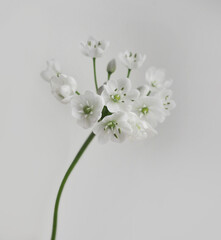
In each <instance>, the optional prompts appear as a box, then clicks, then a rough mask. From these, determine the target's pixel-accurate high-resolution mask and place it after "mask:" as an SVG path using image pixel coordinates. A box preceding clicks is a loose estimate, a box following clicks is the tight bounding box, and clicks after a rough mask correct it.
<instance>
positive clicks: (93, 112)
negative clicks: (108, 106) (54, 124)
mask: <svg viewBox="0 0 221 240" xmlns="http://www.w3.org/2000/svg"><path fill="white" fill-rule="evenodd" d="M71 105H72V115H73V117H74V118H76V119H77V123H78V124H79V125H80V126H82V127H83V128H90V127H92V126H93V125H94V124H95V123H96V122H97V121H98V120H99V119H100V117H101V112H102V108H103V106H104V104H103V99H102V98H101V97H100V96H99V95H97V94H95V93H93V92H91V91H86V92H85V93H84V94H83V95H75V96H74V97H73V99H72V101H71Z"/></svg>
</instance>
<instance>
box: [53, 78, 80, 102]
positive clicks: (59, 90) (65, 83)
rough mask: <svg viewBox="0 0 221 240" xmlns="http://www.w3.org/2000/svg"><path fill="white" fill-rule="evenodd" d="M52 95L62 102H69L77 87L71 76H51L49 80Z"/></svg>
mask: <svg viewBox="0 0 221 240" xmlns="http://www.w3.org/2000/svg"><path fill="white" fill-rule="evenodd" d="M50 83H51V89H52V93H53V95H54V96H55V97H56V98H57V99H58V100H59V101H60V102H62V103H68V102H70V100H71V98H72V97H73V96H74V93H75V91H76V88H77V83H76V81H75V79H74V78H73V77H70V76H67V75H65V74H60V75H58V76H53V77H52V78H51V80H50Z"/></svg>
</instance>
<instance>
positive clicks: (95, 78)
mask: <svg viewBox="0 0 221 240" xmlns="http://www.w3.org/2000/svg"><path fill="white" fill-rule="evenodd" d="M93 67H94V83H95V88H96V92H97V91H98V85H97V74H96V58H93Z"/></svg>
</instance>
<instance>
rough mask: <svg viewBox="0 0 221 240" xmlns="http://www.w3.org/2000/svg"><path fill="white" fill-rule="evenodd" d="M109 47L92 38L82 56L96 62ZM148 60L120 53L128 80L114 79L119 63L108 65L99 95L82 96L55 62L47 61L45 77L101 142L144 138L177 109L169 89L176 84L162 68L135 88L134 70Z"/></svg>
mask: <svg viewBox="0 0 221 240" xmlns="http://www.w3.org/2000/svg"><path fill="white" fill-rule="evenodd" d="M108 46H109V42H108V41H97V40H96V39H94V38H92V37H90V38H89V39H88V41H87V42H86V43H84V42H82V43H81V45H80V47H81V51H82V53H83V54H84V55H85V56H88V57H91V58H92V59H93V60H95V59H96V58H98V57H101V56H102V55H103V54H104V53H105V51H106V49H107V48H108ZM145 59H146V56H145V55H141V54H138V53H134V54H133V53H132V52H129V51H126V52H125V53H120V54H119V60H120V61H121V63H122V64H123V65H124V66H126V67H127V69H128V75H127V77H123V78H121V79H114V78H113V79H110V76H111V74H112V73H114V72H115V70H116V61H115V60H114V59H113V60H111V61H110V62H109V63H108V65H107V72H108V80H107V81H106V82H105V83H103V85H102V86H101V87H100V88H99V89H96V90H97V92H96V93H94V92H92V91H86V92H85V93H84V94H80V93H79V92H78V91H77V84H76V81H75V80H74V78H72V77H70V76H67V75H65V74H63V73H61V70H60V67H59V65H58V64H57V62H56V61H54V60H51V61H48V62H47V69H46V70H45V71H43V72H42V73H41V75H42V77H43V78H44V79H45V80H46V81H49V82H50V84H51V89H52V93H53V94H54V96H55V97H56V98H57V99H58V100H60V101H61V102H62V103H67V102H71V108H72V115H73V117H74V118H75V119H77V123H78V124H79V125H80V126H82V127H83V128H85V129H87V128H93V132H94V133H95V135H97V136H98V140H99V141H100V142H101V143H105V142H107V141H108V140H111V141H114V142H123V141H124V140H125V139H128V138H131V139H144V138H146V137H150V136H153V135H155V134H156V133H157V132H156V130H155V128H156V126H157V124H158V123H162V122H163V121H164V120H165V118H166V116H168V115H169V114H170V110H172V109H173V108H174V107H175V102H174V100H173V99H172V91H171V90H170V89H169V87H170V86H171V84H172V81H171V80H167V79H166V78H165V73H164V71H163V70H161V69H156V68H154V67H151V68H149V69H148V70H147V71H146V78H145V80H146V81H145V84H144V85H143V86H140V87H138V88H133V87H132V85H133V84H132V82H131V79H130V78H129V75H130V71H131V70H134V69H137V68H140V67H141V66H142V65H143V63H144V61H145ZM94 71H96V70H95V68H94ZM94 75H95V76H96V72H95V74H94ZM95 81H97V80H96V78H95Z"/></svg>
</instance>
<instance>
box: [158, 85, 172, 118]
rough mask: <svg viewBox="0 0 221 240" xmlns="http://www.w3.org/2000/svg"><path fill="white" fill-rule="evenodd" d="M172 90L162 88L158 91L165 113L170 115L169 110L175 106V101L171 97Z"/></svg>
mask: <svg viewBox="0 0 221 240" xmlns="http://www.w3.org/2000/svg"><path fill="white" fill-rule="evenodd" d="M172 95H173V92H172V90H170V89H163V90H162V91H160V92H159V93H158V96H159V98H160V99H161V100H162V103H163V106H164V109H165V112H166V115H167V116H168V115H170V111H171V110H172V109H174V108H175V107H176V103H175V101H174V100H173V99H172Z"/></svg>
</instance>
